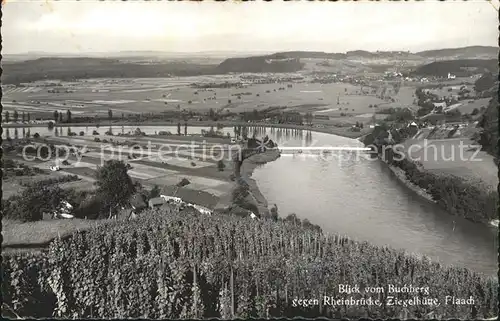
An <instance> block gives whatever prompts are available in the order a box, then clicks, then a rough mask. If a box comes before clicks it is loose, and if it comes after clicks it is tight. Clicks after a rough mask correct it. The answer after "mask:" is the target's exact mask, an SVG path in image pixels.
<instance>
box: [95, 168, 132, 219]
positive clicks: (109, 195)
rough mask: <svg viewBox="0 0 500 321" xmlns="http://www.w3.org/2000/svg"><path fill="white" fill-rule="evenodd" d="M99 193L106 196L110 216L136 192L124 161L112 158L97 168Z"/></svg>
mask: <svg viewBox="0 0 500 321" xmlns="http://www.w3.org/2000/svg"><path fill="white" fill-rule="evenodd" d="M96 177H97V181H96V184H97V186H98V189H97V193H98V194H101V195H103V196H104V199H105V200H106V207H107V208H108V209H109V212H110V216H111V214H112V213H113V212H116V210H117V208H118V207H119V206H124V205H126V203H127V202H128V200H129V199H130V197H131V196H132V194H133V193H135V186H134V184H133V183H132V179H131V178H130V176H129V175H128V173H127V166H126V165H125V163H124V162H123V161H118V160H110V161H107V162H106V163H105V164H104V166H102V167H99V168H98V170H97V175H96Z"/></svg>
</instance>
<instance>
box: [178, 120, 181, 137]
mask: <svg viewBox="0 0 500 321" xmlns="http://www.w3.org/2000/svg"><path fill="white" fill-rule="evenodd" d="M177 135H179V136H180V135H181V123H180V122H179V123H177Z"/></svg>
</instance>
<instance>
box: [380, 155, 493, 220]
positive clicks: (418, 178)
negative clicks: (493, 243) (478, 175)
mask: <svg viewBox="0 0 500 321" xmlns="http://www.w3.org/2000/svg"><path fill="white" fill-rule="evenodd" d="M380 159H381V161H382V162H383V163H385V164H386V165H387V166H388V167H389V169H390V170H391V172H392V173H393V174H394V175H395V176H396V177H397V178H398V180H399V181H400V182H401V183H402V184H404V185H405V186H406V187H407V188H408V189H410V190H412V191H413V192H414V193H416V194H417V195H419V196H420V197H422V198H423V199H425V200H426V201H430V202H432V203H435V204H437V205H438V206H439V207H441V208H442V209H444V210H445V211H446V212H448V213H449V214H451V215H455V216H459V217H463V218H465V219H467V220H469V221H472V222H476V223H483V224H489V225H491V222H492V220H495V219H498V214H497V207H498V194H497V193H496V192H495V191H493V190H491V189H490V188H489V187H488V186H487V185H485V184H483V183H482V182H481V181H480V180H478V179H472V178H471V179H465V178H463V177H460V176H456V175H452V174H448V173H445V172H436V171H433V172H431V171H429V170H427V169H425V168H424V167H423V166H421V165H418V164H416V163H415V162H413V161H411V160H408V159H406V158H404V159H402V160H400V161H392V162H389V161H387V160H384V159H382V158H381V157H380Z"/></svg>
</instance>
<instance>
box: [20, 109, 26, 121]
mask: <svg viewBox="0 0 500 321" xmlns="http://www.w3.org/2000/svg"><path fill="white" fill-rule="evenodd" d="M21 119H22V121H23V123H24V122H25V121H26V114H25V113H24V111H23V113H22V114H21Z"/></svg>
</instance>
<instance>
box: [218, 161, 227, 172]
mask: <svg viewBox="0 0 500 321" xmlns="http://www.w3.org/2000/svg"><path fill="white" fill-rule="evenodd" d="M225 167H226V165H225V164H224V162H223V161H222V159H221V160H219V161H218V162H217V169H218V170H219V171H220V172H223V171H224V168H225Z"/></svg>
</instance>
